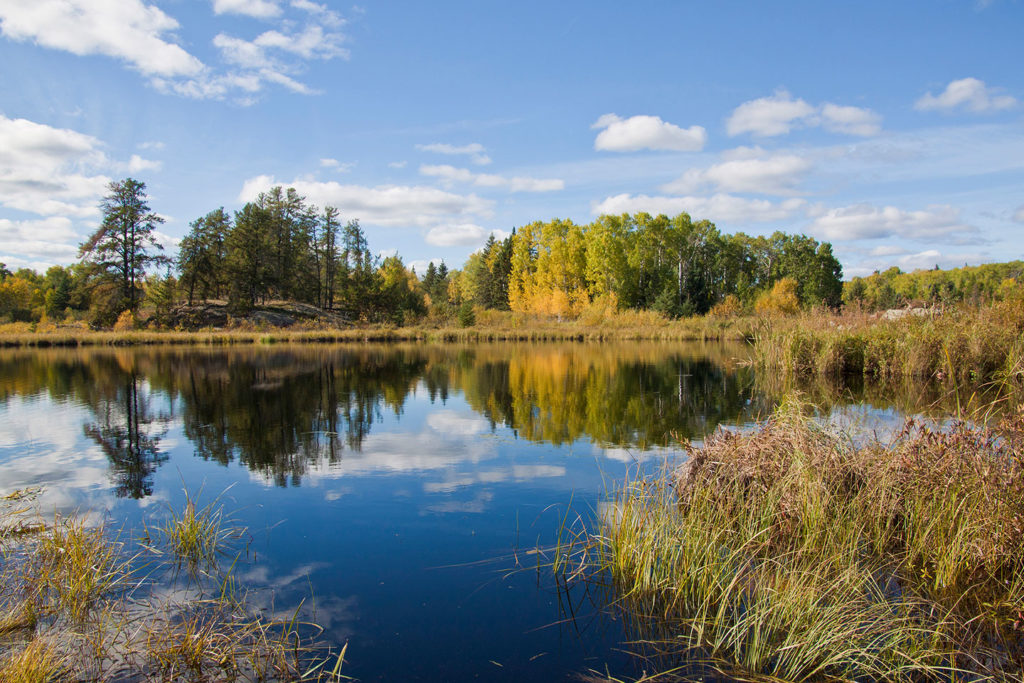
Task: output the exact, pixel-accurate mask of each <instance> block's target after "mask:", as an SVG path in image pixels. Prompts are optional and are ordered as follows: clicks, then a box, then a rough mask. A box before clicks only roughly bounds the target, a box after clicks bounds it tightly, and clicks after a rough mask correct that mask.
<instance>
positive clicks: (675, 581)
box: [561, 403, 1024, 681]
mask: <svg viewBox="0 0 1024 683" xmlns="http://www.w3.org/2000/svg"><path fill="white" fill-rule="evenodd" d="M1022 447H1024V415H1017V416H1015V417H1012V418H1009V419H1007V420H1006V421H1004V422H1002V423H1000V424H998V425H994V426H990V427H979V426H969V425H966V424H956V425H953V426H952V427H951V428H950V429H948V430H943V431H935V430H932V429H929V428H928V427H926V426H924V425H920V424H913V423H912V424H908V426H907V428H906V429H905V430H904V431H903V432H902V433H901V434H899V435H897V436H896V437H895V438H894V440H893V441H892V442H891V443H886V444H880V443H872V444H868V445H855V443H854V441H853V440H852V439H851V438H850V437H849V435H848V434H843V433H838V432H834V431H831V430H830V429H828V428H825V427H822V426H819V425H817V424H816V423H814V422H813V421H812V420H810V419H809V418H807V417H805V416H804V414H803V411H802V409H801V407H800V406H799V405H798V404H793V403H790V404H788V405H785V406H783V407H782V408H781V409H780V412H779V413H777V414H776V415H775V416H774V417H773V418H772V419H771V420H769V421H768V422H766V423H765V424H763V425H761V426H760V428H758V429H757V430H755V431H753V432H750V433H744V434H738V433H731V432H719V433H717V434H716V435H715V436H714V437H712V438H710V439H709V440H708V441H707V442H706V443H705V444H704V445H703V447H702V448H699V449H697V448H691V449H690V451H689V458H688V460H687V461H686V463H685V464H684V465H683V466H682V467H681V468H679V469H678V470H676V471H674V472H670V473H666V474H665V475H664V476H662V477H660V478H653V479H636V480H633V481H630V482H628V483H627V484H626V485H624V486H623V487H622V488H621V489H620V490H619V491H618V493H617V494H616V495H615V496H614V498H613V499H612V500H611V501H610V503H609V505H608V507H607V511H606V512H605V513H604V514H603V515H602V516H601V519H600V520H598V525H599V529H600V531H599V532H598V533H595V534H594V535H593V536H592V538H591V539H590V540H589V542H588V543H586V544H583V545H581V546H578V547H580V548H582V549H581V550H579V551H578V552H580V553H582V554H584V555H585V556H586V558H587V561H588V566H589V568H590V574H589V576H590V577H591V578H592V579H593V580H600V579H601V578H602V577H605V578H606V579H607V581H608V585H609V586H610V587H611V589H612V591H613V594H614V596H615V597H616V604H617V605H618V606H619V607H620V608H621V609H622V610H623V612H624V614H625V615H626V618H627V620H628V621H629V622H630V623H631V624H632V626H633V628H634V629H635V635H636V639H637V640H638V641H644V642H647V643H656V644H657V645H658V647H659V649H660V651H661V652H662V653H666V654H668V655H670V659H669V660H666V661H671V662H674V663H678V662H680V661H683V662H686V663H687V664H688V665H691V666H692V665H698V666H701V667H706V668H709V669H712V670H717V671H725V672H728V673H729V675H733V676H741V677H748V678H751V679H755V680H757V679H761V678H764V677H767V678H770V679H782V680H787V681H808V680H835V679H838V680H874V681H920V680H958V679H959V678H960V677H965V676H966V677H972V676H974V677H977V676H981V677H990V678H991V679H993V680H1007V681H1008V680H1019V679H1017V678H1014V676H1016V675H1018V674H1019V672H1020V671H1021V670H1022V669H1024V631H1022V629H1021V617H1022V615H1024V545H1022V543H1024V476H1022V475H1024V467H1022V464H1021V453H1022V450H1021V449H1022ZM571 564H573V563H572V562H570V561H568V560H563V561H562V565H561V566H570V565H571Z"/></svg>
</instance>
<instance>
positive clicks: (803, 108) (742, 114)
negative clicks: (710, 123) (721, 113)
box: [725, 90, 816, 137]
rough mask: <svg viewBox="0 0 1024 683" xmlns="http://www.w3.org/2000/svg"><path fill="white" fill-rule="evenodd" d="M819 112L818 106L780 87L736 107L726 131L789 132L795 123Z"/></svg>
mask: <svg viewBox="0 0 1024 683" xmlns="http://www.w3.org/2000/svg"><path fill="white" fill-rule="evenodd" d="M815 112H816V109H815V108H814V107H812V106H811V105H809V104H807V103H806V102H804V101H803V100H800V99H797V100H794V99H793V98H792V96H791V95H790V94H789V93H788V92H786V91H785V90H778V91H776V93H775V94H774V95H771V96H770V97H761V98H758V99H756V100H750V101H749V102H744V103H743V104H741V105H740V106H738V107H736V109H735V110H734V111H733V113H732V115H731V116H729V120H728V121H726V124H725V130H726V132H727V133H728V134H729V135H740V134H741V133H751V134H753V135H758V136H762V137H770V136H773V135H785V134H786V133H788V132H789V131H790V130H791V129H792V127H793V125H794V122H798V121H802V120H805V119H808V118H810V117H811V116H813V115H814V114H815Z"/></svg>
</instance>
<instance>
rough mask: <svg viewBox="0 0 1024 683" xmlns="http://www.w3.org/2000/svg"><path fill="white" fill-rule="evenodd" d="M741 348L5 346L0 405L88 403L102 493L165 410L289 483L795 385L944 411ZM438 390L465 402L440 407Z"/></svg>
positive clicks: (753, 404)
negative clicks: (753, 357) (104, 470)
mask: <svg viewBox="0 0 1024 683" xmlns="http://www.w3.org/2000/svg"><path fill="white" fill-rule="evenodd" d="M746 353H747V351H746V348H745V347H743V346H740V345H735V346H729V345H694V344H691V345H680V344H673V345H666V344H657V343H649V344H642V343H641V344H625V345H612V344H606V345H587V344H508V345H502V344H494V345H477V346H466V347H463V346H387V347H385V346H359V347H269V348H247V349H242V350H238V349H215V350H208V349H207V350H180V349H160V350H130V349H116V350H110V349H95V350H71V351H68V350H64V351H62V350H49V351H19V352H11V353H5V354H4V355H3V357H2V358H0V403H2V404H7V403H9V402H10V401H12V400H14V399H15V398H16V397H20V398H24V397H31V396H42V395H45V396H47V397H48V398H49V399H50V400H53V401H57V402H71V403H74V404H75V405H79V406H84V407H85V408H87V409H88V411H89V412H90V414H91V415H92V419H91V420H89V421H88V422H87V423H86V424H85V425H84V427H83V432H84V434H85V435H86V436H87V437H88V438H89V439H90V440H91V441H92V442H94V443H95V444H97V445H98V446H99V447H100V449H101V451H102V453H103V454H104V455H105V456H106V457H107V459H108V461H109V466H110V471H111V473H112V477H113V479H114V482H115V491H116V494H117V495H118V496H119V497H130V498H136V499H138V498H143V497H146V496H149V495H151V494H152V493H153V473H154V472H155V471H156V469H157V468H158V467H160V465H161V464H162V463H164V462H166V460H167V455H166V453H165V452H164V451H163V450H162V444H161V440H162V439H163V438H164V437H165V436H166V432H167V429H168V425H170V424H171V423H172V422H174V421H180V425H181V429H182V432H183V434H184V436H185V438H186V439H187V440H188V442H189V443H190V444H191V448H192V449H193V451H194V453H195V455H197V456H198V457H200V458H203V459H204V460H208V461H212V462H217V463H220V464H223V465H227V464H229V463H232V462H238V463H241V464H243V465H244V466H245V467H247V468H248V469H249V470H250V471H252V472H254V473H257V474H258V475H259V476H261V477H263V478H265V479H266V480H267V481H271V482H273V483H275V484H276V485H278V486H292V485H298V484H300V483H301V482H302V480H303V478H304V477H306V476H307V475H308V474H309V473H310V472H311V471H317V472H324V471H330V470H336V471H338V472H341V473H349V474H352V473H366V472H369V471H373V470H386V471H403V470H425V469H440V468H445V467H450V466H452V465H454V464H456V463H457V462H459V461H463V460H475V461H479V460H481V459H484V458H486V457H487V455H486V453H484V452H483V451H482V450H481V448H482V449H483V450H486V448H485V447H483V446H481V447H480V448H477V447H472V446H466V445H465V444H463V445H462V446H457V445H453V439H454V437H458V436H462V437H467V438H470V437H471V438H470V439H469V440H470V441H471V442H474V443H475V442H478V441H479V438H480V437H481V436H483V435H486V434H488V433H493V432H495V431H496V430H498V429H500V428H503V427H504V428H508V429H509V430H510V431H511V435H512V438H514V439H526V440H529V441H533V442H544V443H548V444H552V445H555V446H559V445H567V444H568V445H571V444H574V443H577V442H579V441H580V440H589V441H591V442H593V443H595V444H599V445H600V446H601V447H602V448H604V449H607V453H608V454H609V457H619V458H620V459H632V458H636V457H638V454H640V455H642V453H643V452H645V451H647V450H648V449H652V448H655V447H665V446H668V445H670V444H675V443H677V440H679V439H699V438H702V437H703V436H704V435H706V434H707V433H709V432H710V431H711V430H713V429H714V428H715V427H716V426H717V425H719V424H722V423H725V424H738V423H742V422H746V421H749V420H751V419H755V418H756V417H758V416H763V415H766V414H768V413H769V412H770V411H771V410H772V408H773V407H774V405H775V404H776V403H777V401H778V400H780V398H781V397H782V396H784V395H785V394H786V393H787V392H789V391H792V390H793V389H794V388H797V389H800V390H802V391H804V392H805V393H806V394H807V395H808V396H809V397H810V398H811V399H812V400H814V401H816V402H817V403H819V404H823V405H826V406H829V407H831V406H834V405H839V404H845V403H852V402H859V401H868V402H872V403H873V404H881V405H882V406H883V407H891V406H895V407H898V408H900V409H902V410H904V411H912V410H918V411H919V410H921V409H922V407H926V406H927V405H929V404H932V405H936V406H938V407H937V409H939V410H948V406H947V405H946V404H947V403H949V402H952V401H955V398H953V397H950V396H948V395H947V394H945V393H944V392H943V390H942V388H941V387H937V388H936V387H928V386H927V385H924V386H922V385H920V384H908V385H906V386H905V387H902V388H901V387H893V386H891V385H889V386H879V385H877V384H875V383H864V382H855V383H848V384H842V385H826V384H811V385H802V386H800V387H794V386H792V385H790V384H786V383H785V382H782V381H780V380H779V378H778V377H777V376H774V375H770V374H768V375H765V376H763V377H758V376H756V373H754V372H753V371H752V370H751V369H750V368H749V367H746V366H745V365H744V364H743V363H742V362H738V361H737V359H742V358H743V357H744V356H745V355H746ZM453 394H458V395H460V397H461V400H462V401H464V402H465V404H466V405H468V407H469V408H470V409H471V410H472V412H466V411H464V410H463V411H455V410H449V409H446V408H445V405H446V404H447V402H448V400H449V397H450V396H452V395H453ZM412 396H417V397H419V398H420V399H423V398H428V399H429V402H430V403H431V404H434V405H435V406H436V407H435V408H433V409H432V410H431V411H430V412H429V415H427V416H426V419H425V423H424V426H423V427H422V428H421V429H420V430H419V431H418V432H417V431H415V430H413V431H410V430H405V431H402V432H395V431H390V432H382V433H381V434H380V435H378V437H377V438H375V439H374V440H373V442H372V443H371V444H369V447H368V439H370V436H371V433H372V432H373V429H374V425H375V424H376V423H379V422H380V421H381V420H382V419H383V418H384V416H385V415H390V416H393V417H394V418H396V419H401V418H402V416H403V414H404V413H405V410H406V406H407V404H408V403H409V400H410V397H412ZM463 441H466V439H463ZM506 469H507V468H506ZM520 474H521V473H520ZM488 476H489V477H492V478H494V480H496V481H499V480H509V479H517V478H519V475H517V474H516V472H515V471H514V470H509V471H504V470H499V469H495V470H494V471H491V472H487V471H484V472H477V473H475V474H473V475H467V474H466V473H461V474H459V475H458V476H455V475H453V476H451V477H449V478H448V479H447V480H445V481H441V482H434V483H432V484H431V486H435V487H442V488H445V487H447V488H448V490H455V489H456V488H459V487H460V485H468V484H467V482H472V483H480V482H481V479H482V478H484V479H485V478H486V477H488ZM533 476H540V475H537V473H534V475H533ZM460 477H461V478H462V480H461V482H460ZM438 490H441V489H438ZM479 504H480V501H475V502H472V501H471V502H467V503H465V509H471V507H472V505H479Z"/></svg>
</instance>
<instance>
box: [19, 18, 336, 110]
mask: <svg viewBox="0 0 1024 683" xmlns="http://www.w3.org/2000/svg"><path fill="white" fill-rule="evenodd" d="M291 6H292V7H293V8H295V9H297V10H301V11H303V12H305V13H306V14H307V19H308V21H309V23H308V24H307V25H306V26H305V28H304V29H303V30H301V31H295V30H292V29H293V27H294V26H295V24H296V22H295V21H293V20H291V19H288V20H286V21H284V22H283V26H285V27H287V30H285V31H278V30H271V31H266V32H264V33H262V34H260V35H258V36H257V37H256V38H254V39H253V40H245V39H243V38H238V37H235V36H230V35H227V34H224V33H221V34H219V35H217V36H216V37H215V38H214V40H213V44H214V46H215V47H216V48H217V49H218V51H219V53H220V57H221V59H222V61H223V64H222V65H220V66H219V67H213V66H209V65H205V64H203V63H202V62H201V61H200V60H199V59H198V58H196V57H195V56H193V55H192V54H190V53H188V52H187V51H186V50H185V49H183V48H182V47H181V46H179V45H177V44H175V42H174V40H173V32H174V30H175V29H177V28H178V27H179V24H178V22H177V21H176V20H175V19H174V18H173V17H170V16H168V15H167V14H165V13H164V12H163V11H161V10H160V9H159V8H158V7H156V6H155V5H147V4H145V3H144V0H4V1H2V2H0V32H2V33H3V35H5V36H6V37H8V38H11V39H13V40H32V41H34V42H35V43H37V44H39V45H42V46H45V47H50V48H54V49H59V50H66V51H68V52H71V53H73V54H76V55H93V54H100V55H107V56H110V57H115V58H118V59H121V60H123V61H125V62H127V63H128V64H129V65H130V66H131V67H132V68H134V69H136V70H137V71H139V72H141V73H142V74H144V75H146V76H148V77H149V78H150V83H151V84H152V85H153V86H154V87H155V88H156V89H157V90H159V91H160V92H165V93H174V94H177V95H182V96H184V97H191V98H196V99H221V98H225V97H227V96H231V95H234V96H237V97H238V99H239V102H240V103H242V104H250V103H252V102H254V101H255V99H254V96H255V94H256V93H259V92H260V91H261V90H263V89H264V88H265V87H266V86H267V85H268V84H275V85H281V86H283V87H285V88H287V89H289V90H291V91H292V92H296V93H300V94H313V93H315V91H314V90H313V89H311V88H310V87H308V86H307V85H305V84H304V83H302V82H300V81H299V80H297V79H296V74H297V73H298V72H299V71H301V69H302V66H303V63H302V62H303V60H306V61H308V60H315V59H318V60H329V59H334V58H337V57H341V58H347V57H348V55H349V53H348V50H347V49H345V48H344V47H343V46H342V43H343V42H344V40H345V36H344V35H343V34H342V33H340V32H338V31H336V30H333V28H332V29H331V30H328V29H325V28H324V27H325V26H329V27H338V26H341V25H342V24H344V21H343V20H342V19H341V17H340V16H338V15H337V14H336V13H334V12H332V11H330V10H328V9H327V8H326V7H324V6H322V5H319V4H317V3H314V2H309V1H308V0H295V1H294V2H292V3H291ZM214 10H215V11H216V12H217V13H227V12H230V13H236V14H247V15H249V16H257V17H261V18H270V17H274V16H277V15H279V14H281V13H282V11H283V10H282V9H281V5H280V4H279V3H278V2H272V1H270V0H214ZM239 93H240V94H241V95H240V96H239Z"/></svg>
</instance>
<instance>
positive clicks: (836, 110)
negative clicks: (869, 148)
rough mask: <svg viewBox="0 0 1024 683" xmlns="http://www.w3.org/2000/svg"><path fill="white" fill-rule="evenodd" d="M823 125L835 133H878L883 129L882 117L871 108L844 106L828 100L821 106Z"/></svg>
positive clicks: (865, 135) (862, 134) (868, 134)
mask: <svg viewBox="0 0 1024 683" xmlns="http://www.w3.org/2000/svg"><path fill="white" fill-rule="evenodd" d="M821 118H822V123H821V125H822V126H824V127H825V129H827V130H830V131H832V132H833V133H845V134H847V135H860V136H863V137H868V136H871V135H878V134H879V133H880V132H881V130H882V117H881V116H879V115H878V114H876V113H875V112H873V111H871V110H870V109H862V108H861V107H844V106H841V105H838V104H832V103H830V102H826V103H825V104H824V105H823V106H822V108H821Z"/></svg>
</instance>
